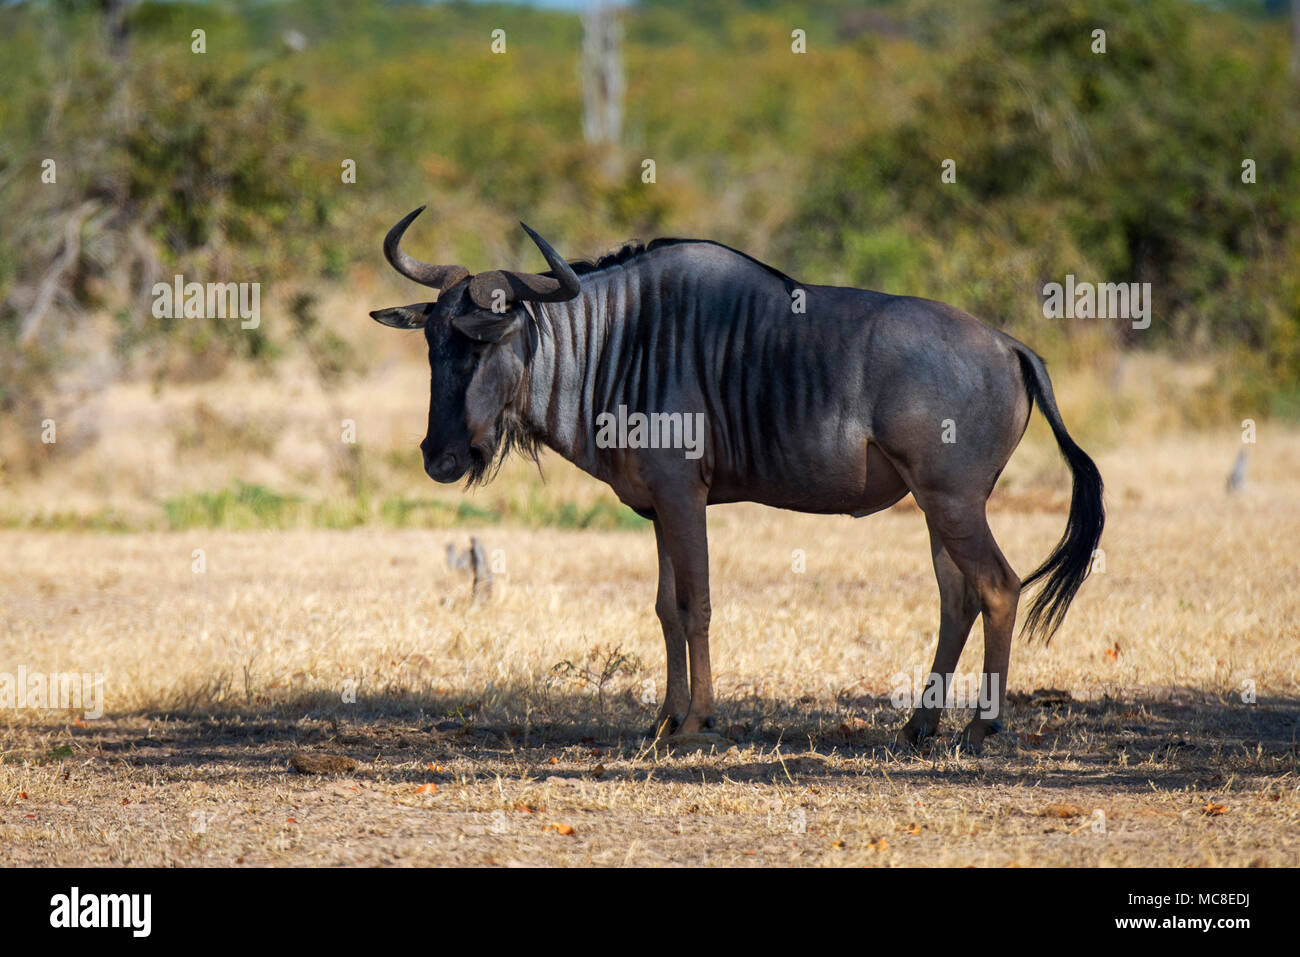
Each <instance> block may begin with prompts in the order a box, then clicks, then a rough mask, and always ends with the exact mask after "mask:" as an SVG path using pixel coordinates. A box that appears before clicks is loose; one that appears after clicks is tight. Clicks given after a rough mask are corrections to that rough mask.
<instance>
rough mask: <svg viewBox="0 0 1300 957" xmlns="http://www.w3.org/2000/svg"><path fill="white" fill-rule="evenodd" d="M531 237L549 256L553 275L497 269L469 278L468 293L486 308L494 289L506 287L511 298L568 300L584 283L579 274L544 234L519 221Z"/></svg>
mask: <svg viewBox="0 0 1300 957" xmlns="http://www.w3.org/2000/svg"><path fill="white" fill-rule="evenodd" d="M519 225H520V226H522V227H524V232H526V233H527V234H528V236H529V238H530V239H532V241H533V242H534V243H536V244H537V248H538V249H540V250H541V251H542V255H543V256H545V257H546V264H547V265H548V266H550V267H551V272H553V273H554V274H555V275H554V276H542V275H539V274H537V273H531V272H508V271H506V270H504V269H494V270H492V271H491V272H484V273H479V274H478V275H477V276H475V277H474V278H473V280H471V281H470V284H469V294H470V296H471V297H472V298H473V300H474V301H475V302H476V303H478V304H479V305H480V306H482V307H483V308H484V309H488V308H491V307H492V305H493V303H492V293H493V292H495V291H496V290H498V289H501V290H504V291H505V293H506V298H507V299H508V300H509V301H510V302H565V301H566V300H569V299H572V298H574V297H575V296H577V295H578V292H579V291H580V289H581V285H580V283H579V282H578V274H577V273H575V272H574V271H573V267H572V266H570V265H569V264H568V263H567V262H565V261H564V257H563V256H561V255H560V254H559V253H557V252H556V251H555V250H554V249H552V248H551V244H550V243H548V242H547V241H546V240H545V239H543V238H542V237H541V236H539V235H537V233H535V232H534V231H533V230H532V229H530V228H529V227H528V224H527V223H520V224H519Z"/></svg>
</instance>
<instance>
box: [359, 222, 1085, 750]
mask: <svg viewBox="0 0 1300 957" xmlns="http://www.w3.org/2000/svg"><path fill="white" fill-rule="evenodd" d="M422 210H423V207H421V208H420V209H417V210H415V211H414V212H412V213H410V214H409V215H407V216H406V217H405V218H404V219H402V220H401V222H399V223H398V224H397V225H396V226H394V227H393V228H392V230H391V231H390V232H389V233H388V236H387V238H386V239H385V240H384V253H385V255H386V257H387V259H388V261H389V262H390V263H391V264H392V266H393V267H394V268H395V269H396V270H397V271H398V272H400V273H401V274H402V275H403V276H405V277H407V278H408V279H412V280H414V281H416V282H418V283H423V284H424V285H426V286H432V287H433V288H435V289H438V290H440V294H439V296H438V298H437V301H436V302H423V303H417V304H415V305H411V306H404V307H398V308H392V309H381V310H378V311H376V312H372V313H371V316H372V317H373V318H374V319H376V320H377V321H378V322H380V323H383V324H384V325H386V326H392V327H395V328H399V329H423V330H424V335H425V339H426V340H427V341H428V346H429V365H430V368H431V371H432V382H431V386H430V398H429V423H428V432H427V434H426V436H425V438H424V441H423V442H422V443H421V444H420V449H421V451H422V452H423V453H424V468H425V471H426V472H428V474H429V476H430V477H431V478H433V479H435V480H436V481H439V482H455V481H457V480H459V479H461V478H463V477H466V476H467V475H468V477H469V481H470V482H471V483H474V482H479V481H484V480H486V479H488V478H490V477H491V476H492V474H493V473H494V472H495V469H496V468H497V467H498V466H499V464H500V462H501V460H502V458H503V457H504V456H505V455H506V454H507V453H508V452H509V450H510V449H511V448H519V449H522V450H523V451H525V452H526V453H531V454H533V455H534V456H535V455H536V452H537V449H538V447H539V446H546V447H549V448H551V449H553V450H554V451H556V452H558V453H559V454H560V455H562V456H564V457H565V458H566V459H568V460H569V461H570V462H573V463H574V464H575V465H577V466H578V467H579V468H581V469H582V470H583V471H585V472H588V473H589V474H591V475H593V476H595V477H596V478H598V479H600V480H601V481H603V482H606V483H608V484H609V486H610V487H611V488H613V490H614V492H615V493H616V494H617V495H618V497H619V499H620V500H622V501H623V502H624V503H626V504H627V505H628V506H629V507H631V508H632V509H633V510H634V511H636V512H638V513H639V514H641V515H643V516H645V517H647V518H649V519H651V520H653V522H654V529H655V542H656V545H657V546H658V551H659V593H658V600H657V601H656V603H655V610H656V611H657V612H658V615H659V619H660V622H661V623H662V625H663V632H664V641H665V643H666V645H667V649H668V684H667V689H666V692H665V697H664V702H663V707H662V708H661V709H660V712H659V716H658V719H657V720H656V724H655V729H656V733H659V734H663V733H670V734H673V733H675V734H692V733H697V732H700V731H701V730H702V729H707V728H710V727H712V726H713V724H714V721H715V716H714V705H713V682H712V677H711V674H710V670H709V560H708V544H707V537H706V524H705V508H706V506H708V505H711V504H715V503H722V502H740V501H746V502H759V503H762V504H764V505H771V506H775V507H777V508H786V509H794V510H796V511H801V512H817V513H825V514H849V515H854V516H862V515H867V514H870V513H871V512H877V511H880V510H881V509H885V508H888V507H889V506H891V505H893V504H894V503H895V502H897V501H899V500H900V499H901V498H903V496H904V495H906V494H907V493H908V492H909V491H910V492H911V493H912V495H913V496H914V498H915V499H916V503H917V505H918V506H919V507H920V508H921V510H922V511H923V512H924V513H925V519H926V523H927V525H928V526H929V532H930V552H931V556H932V558H933V561H934V570H935V577H936V578H937V579H938V581H939V606H940V618H939V639H938V650H937V651H936V653H935V658H934V665H933V667H932V668H931V673H930V675H929V677H928V678H927V691H928V692H930V693H929V694H925V695H923V696H922V699H921V704H920V705H919V706H918V707H917V708H916V709H915V710H914V711H913V713H912V715H911V717H910V719H909V720H908V721H907V723H906V725H905V726H904V727H903V728H902V729H901V730H900V732H899V734H898V740H899V743H901V744H905V745H912V744H915V743H916V742H917V741H918V740H919V739H921V738H924V737H926V736H929V735H932V734H933V733H934V732H935V731H936V729H937V728H938V724H939V714H940V708H941V707H942V705H943V702H944V701H945V700H946V696H947V693H948V690H949V687H950V684H951V681H952V674H953V671H954V670H955V668H956V666H957V661H958V658H959V657H960V656H961V652H962V648H963V646H964V645H965V643H966V637H967V635H968V634H969V632H970V629H971V626H972V625H973V624H974V621H975V617H976V615H982V616H983V621H984V636H985V637H984V671H983V677H982V678H981V687H980V702H979V707H977V709H976V713H975V716H974V718H973V719H972V720H971V721H970V723H969V724H968V725H967V726H966V728H965V730H964V731H963V733H962V737H961V739H960V741H961V744H962V745H963V746H965V747H967V748H970V749H972V750H975V751H978V750H979V748H980V745H981V743H982V741H983V739H984V738H985V736H986V735H988V734H991V733H993V732H996V731H998V730H1000V721H999V718H1000V716H1001V713H1002V709H1003V707H1004V705H1005V698H1006V676H1007V664H1008V661H1009V658H1010V653H1011V638H1012V630H1013V625H1014V622H1015V616H1016V607H1017V603H1018V600H1019V597H1020V591H1021V588H1022V586H1024V585H1029V584H1030V583H1033V582H1041V590H1040V591H1039V593H1038V594H1037V596H1036V597H1035V599H1034V601H1033V603H1032V604H1031V605H1030V608H1029V612H1028V616H1027V619H1026V623H1025V630H1026V631H1027V632H1028V634H1029V635H1030V636H1031V637H1032V636H1034V635H1041V636H1044V637H1046V638H1048V639H1050V637H1051V635H1052V634H1053V633H1054V632H1055V631H1056V629H1057V628H1058V627H1059V625H1060V623H1061V619H1062V617H1063V616H1064V614H1065V611H1066V609H1067V608H1068V606H1069V605H1070V602H1071V601H1072V600H1073V598H1074V596H1075V593H1076V592H1077V591H1078V589H1079V586H1080V585H1081V584H1082V583H1083V580H1084V579H1085V578H1086V577H1087V574H1088V571H1089V568H1090V566H1091V558H1092V553H1093V549H1094V548H1095V547H1096V546H1097V543H1098V541H1099V540H1100V537H1101V531H1102V525H1103V522H1104V514H1103V508H1102V482H1101V476H1100V475H1099V474H1098V472H1097V468H1096V466H1095V465H1093V462H1092V460H1091V459H1090V458H1089V457H1088V456H1087V455H1086V454H1085V453H1084V452H1083V450H1082V449H1080V448H1079V446H1078V445H1076V444H1075V443H1074V441H1073V440H1072V439H1071V438H1070V436H1069V434H1068V433H1067V432H1066V430H1065V425H1064V423H1063V422H1062V421H1061V415H1060V412H1059V411H1058V410H1057V407H1056V400H1055V398H1054V397H1053V394H1052V384H1051V381H1050V380H1049V379H1048V376H1047V370H1046V368H1045V367H1044V365H1043V362H1042V360H1041V359H1040V358H1039V357H1038V356H1037V355H1036V354H1035V353H1034V352H1033V351H1031V350H1030V349H1029V348H1028V347H1026V346H1025V345H1023V344H1022V343H1020V342H1018V341H1016V340H1015V339H1013V338H1011V337H1010V336H1008V335H1005V334H1003V333H1001V332H999V331H997V330H995V329H991V328H989V327H988V326H985V325H984V324H982V323H981V322H979V321H978V320H976V319H975V318H973V317H971V316H969V315H967V314H966V313H964V312H962V311H961V310H960V309H955V308H953V307H952V306H947V305H944V304H943V303H939V302H933V301H930V300H925V299H915V298H911V297H906V296H890V295H885V294H883V293H878V292H868V291H866V290H862V289H846V288H837V287H831V286H812V285H805V284H802V283H798V282H796V281H795V280H793V279H791V278H790V277H789V276H786V275H784V274H783V273H781V272H778V271H777V270H775V269H773V268H771V267H769V266H765V265H763V264H762V263H760V262H758V261H757V260H755V259H752V258H750V257H749V256H746V255H745V254H744V253H741V252H738V251H736V250H734V249H731V248H729V247H727V246H723V245H721V244H719V243H713V242H707V241H694V240H676V239H660V240H655V241H654V242H651V243H650V244H649V245H647V246H644V247H642V246H629V247H625V248H624V249H622V250H621V251H619V252H618V253H616V254H613V255H611V256H607V257H604V258H602V259H600V260H599V261H597V262H594V263H573V264H570V263H567V262H565V260H564V259H562V258H561V257H560V256H559V255H558V254H557V253H556V252H555V250H553V249H552V248H551V247H550V246H549V245H548V244H547V242H546V241H545V240H544V239H542V238H541V237H540V236H538V235H537V234H536V233H534V232H533V231H532V230H531V229H528V227H527V226H524V229H525V230H526V231H527V232H528V235H529V236H530V237H532V240H533V241H534V242H535V243H536V244H537V246H538V248H539V249H540V250H541V252H542V255H543V256H545V258H546V262H547V264H548V265H549V266H550V270H549V271H548V272H544V273H540V274H533V273H519V272H505V271H500V270H497V271H492V272H486V273H479V274H478V275H473V276H471V275H470V273H469V271H468V270H466V269H465V268H464V267H463V266H436V265H431V264H429V263H423V262H420V261H418V260H416V259H413V258H411V257H410V256H409V255H407V254H406V253H405V252H403V251H402V249H401V247H400V242H401V237H402V234H403V233H404V232H405V231H406V228H407V227H408V226H409V225H410V223H411V221H412V220H413V219H415V217H416V216H418V215H419V214H420V212H421V211H422ZM1035 401H1036V402H1037V403H1038V406H1039V408H1040V409H1041V410H1042V412H1043V415H1044V416H1046V418H1047V421H1048V423H1049V424H1050V425H1051V427H1052V432H1053V433H1054V434H1055V436H1056V440H1057V443H1058V444H1059V446H1060V449H1061V452H1062V454H1063V455H1064V457H1065V459H1066V461H1067V462H1068V463H1069V466H1070V469H1071V471H1072V473H1073V478H1074V489H1073V495H1072V498H1071V502H1070V514H1069V519H1068V522H1067V525H1066V530H1065V534H1064V536H1063V538H1062V539H1061V541H1060V543H1059V544H1058V545H1057V546H1056V548H1055V549H1054V550H1053V551H1052V553H1051V554H1050V555H1049V556H1048V557H1047V559H1046V560H1045V561H1044V562H1043V564H1042V565H1041V566H1039V567H1038V568H1037V569H1036V570H1034V571H1033V572H1032V573H1031V574H1030V575H1029V577H1028V578H1026V579H1025V580H1024V581H1023V582H1022V581H1021V580H1020V578H1018V577H1017V576H1016V573H1015V572H1014V571H1013V570H1012V568H1011V566H1010V565H1009V564H1008V563H1007V560H1006V558H1005V557H1003V555H1002V551H1001V550H1000V549H999V548H998V545H997V542H995V541H994V540H993V535H992V533H991V532H990V531H989V526H988V523H987V521H986V518H985V507H986V502H987V500H988V497H989V495H990V493H991V492H992V491H993V486H994V483H996V481H997V479H998V476H999V475H1000V474H1001V472H1002V469H1003V468H1004V466H1005V465H1006V463H1007V460H1008V459H1009V458H1010V457H1011V453H1012V452H1013V451H1014V450H1015V448H1016V446H1017V445H1018V444H1019V442H1020V438H1021V436H1022V435H1023V434H1024V431H1025V428H1026V426H1027V425H1028V422H1029V414H1030V411H1031V409H1032V405H1033V403H1034V402H1035ZM627 410H633V412H636V413H641V414H642V415H643V416H648V417H651V420H652V421H655V422H658V423H660V424H663V423H683V422H689V421H701V422H703V423H704V424H705V425H704V428H703V433H704V434H703V442H702V446H701V447H700V448H699V449H698V450H697V452H696V453H695V454H692V453H691V452H690V451H689V450H687V451H683V448H682V447H681V445H682V442H681V441H667V442H652V441H610V433H611V432H613V431H614V430H613V429H606V428H604V426H603V425H602V422H604V423H608V422H609V419H610V417H611V416H613V415H615V414H618V415H619V416H621V420H620V421H626V420H627V419H629V418H630V416H629V415H628V412H627ZM699 416H702V417H703V418H702V419H699V418H696V417H699ZM626 431H627V430H626V429H625V428H622V427H620V431H619V435H620V436H622V435H623V434H624V433H625V432H626ZM683 431H684V430H683ZM602 432H603V433H604V435H603V439H604V440H603V441H602ZM668 438H669V439H670V440H671V439H673V438H674V437H673V436H668ZM674 445H676V446H677V447H676V448H673V447H672V446H674ZM688 661H689V671H688V667H687V664H688Z"/></svg>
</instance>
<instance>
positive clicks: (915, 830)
mask: <svg viewBox="0 0 1300 957" xmlns="http://www.w3.org/2000/svg"><path fill="white" fill-rule="evenodd" d="M903 833H904V834H920V833H921V827H920V825H919V824H917V823H916V822H915V821H913V822H912V823H910V824H908V825H907V826H906V827H904V828H903Z"/></svg>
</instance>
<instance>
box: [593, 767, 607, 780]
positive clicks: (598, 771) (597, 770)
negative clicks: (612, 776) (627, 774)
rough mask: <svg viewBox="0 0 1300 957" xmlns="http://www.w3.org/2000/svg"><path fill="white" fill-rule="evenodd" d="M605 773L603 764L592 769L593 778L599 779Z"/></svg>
mask: <svg viewBox="0 0 1300 957" xmlns="http://www.w3.org/2000/svg"><path fill="white" fill-rule="evenodd" d="M604 773H605V765H603V764H598V765H596V766H595V767H594V768H592V769H591V776H592V777H593V778H599V777H600V776H601V775H602V774H604Z"/></svg>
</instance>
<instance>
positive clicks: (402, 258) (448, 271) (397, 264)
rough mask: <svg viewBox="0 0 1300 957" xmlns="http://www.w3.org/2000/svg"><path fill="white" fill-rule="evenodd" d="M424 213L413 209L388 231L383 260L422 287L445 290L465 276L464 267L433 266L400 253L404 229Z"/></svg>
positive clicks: (466, 272)
mask: <svg viewBox="0 0 1300 957" xmlns="http://www.w3.org/2000/svg"><path fill="white" fill-rule="evenodd" d="M422 212H424V207H423V206H421V207H420V208H419V209H413V210H411V212H409V213H407V214H406V215H405V216H403V217H402V219H401V221H400V222H399V223H398V224H397V225H396V226H394V227H393V228H392V229H390V230H389V231H388V235H387V236H385V237H384V258H385V259H387V260H388V264H389V265H390V266H392V267H393V268H394V269H396V270H397V271H398V272H400V273H401V274H402V275H403V276H405V277H406V278H407V279H411V280H414V281H415V282H418V283H420V284H421V285H423V286H432V287H433V288H434V289H445V288H446V287H447V286H451V285H455V284H456V283H458V282H460V281H461V280H462V279H464V278H465V277H466V276H468V275H469V270H468V269H466V268H465V267H464V266H435V265H433V263H425V262H420V260H418V259H413V258H411V257H410V256H408V255H406V253H404V252H402V248H401V245H400V244H401V242H402V234H403V233H404V232H406V227H407V226H410V225H411V222H412V221H413V220H414V219H415V217H416V216H419V215H420V214H421V213H422Z"/></svg>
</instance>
